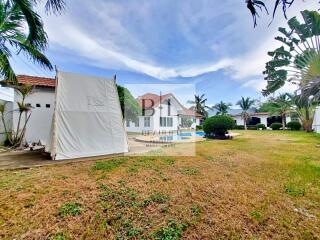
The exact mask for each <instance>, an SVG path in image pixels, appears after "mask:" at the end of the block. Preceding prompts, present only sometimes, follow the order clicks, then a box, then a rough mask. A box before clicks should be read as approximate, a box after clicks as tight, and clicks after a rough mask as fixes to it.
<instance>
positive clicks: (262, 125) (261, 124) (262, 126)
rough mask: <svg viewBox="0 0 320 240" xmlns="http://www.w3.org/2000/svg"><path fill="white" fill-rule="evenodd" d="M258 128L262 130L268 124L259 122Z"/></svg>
mask: <svg viewBox="0 0 320 240" xmlns="http://www.w3.org/2000/svg"><path fill="white" fill-rule="evenodd" d="M256 126H257V129H258V130H259V129H260V128H261V129H262V130H265V129H266V125H264V124H263V123H258V124H257V125H256Z"/></svg>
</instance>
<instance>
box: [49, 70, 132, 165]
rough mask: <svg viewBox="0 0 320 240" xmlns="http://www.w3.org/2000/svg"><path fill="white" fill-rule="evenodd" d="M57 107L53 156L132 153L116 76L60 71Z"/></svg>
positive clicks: (52, 144) (58, 75) (58, 157)
mask: <svg viewBox="0 0 320 240" xmlns="http://www.w3.org/2000/svg"><path fill="white" fill-rule="evenodd" d="M56 78H57V87H56V97H55V101H56V103H55V110H54V116H53V119H52V126H51V134H50V135H51V136H50V139H49V141H48V144H47V146H46V151H47V152H50V155H51V157H52V159H54V160H62V159H73V158H82V157H91V156H102V155H108V154H116V153H124V152H128V142H127V135H126V132H125V129H124V125H123V119H122V113H121V107H120V102H119V98H118V92H117V88H116V84H115V80H113V79H104V78H100V77H92V76H82V75H79V74H74V73H66V72H57V76H56Z"/></svg>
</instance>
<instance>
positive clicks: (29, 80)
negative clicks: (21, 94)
mask: <svg viewBox="0 0 320 240" xmlns="http://www.w3.org/2000/svg"><path fill="white" fill-rule="evenodd" d="M17 79H18V82H19V83H22V84H30V85H33V86H41V87H53V88H54V87H56V79H54V78H46V77H35V76H28V75H18V76H17Z"/></svg>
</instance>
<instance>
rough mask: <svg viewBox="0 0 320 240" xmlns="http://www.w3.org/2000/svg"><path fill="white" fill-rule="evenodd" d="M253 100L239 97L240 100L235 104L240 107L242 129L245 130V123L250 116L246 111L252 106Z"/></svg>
mask: <svg viewBox="0 0 320 240" xmlns="http://www.w3.org/2000/svg"><path fill="white" fill-rule="evenodd" d="M254 103H255V100H253V99H251V98H249V97H247V98H244V97H241V100H239V101H238V102H237V105H239V106H240V108H241V109H242V113H241V117H242V119H243V125H244V129H245V130H247V121H248V119H249V118H250V114H249V113H248V110H249V109H250V108H251V107H252V106H253V105H254Z"/></svg>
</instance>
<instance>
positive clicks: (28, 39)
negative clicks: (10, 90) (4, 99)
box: [0, 0, 52, 84]
mask: <svg viewBox="0 0 320 240" xmlns="http://www.w3.org/2000/svg"><path fill="white" fill-rule="evenodd" d="M26 23H27V29H26ZM0 38H1V43H0V74H1V75H2V76H3V77H4V78H5V79H6V80H7V81H8V82H10V83H13V84H16V83H17V79H16V76H15V73H14V71H13V69H12V67H11V64H10V62H9V58H10V57H11V56H12V51H15V52H16V53H17V54H18V55H19V54H24V55H26V56H27V57H29V58H30V60H32V61H33V62H35V63H38V64H40V65H41V66H42V67H46V68H48V69H50V70H51V69H52V65H51V63H50V61H49V60H48V59H47V58H46V57H45V55H44V54H43V53H42V52H43V51H44V50H45V48H46V46H47V36H46V33H45V31H44V30H43V23H42V21H41V18H40V16H39V15H38V14H37V13H36V12H34V11H33V5H32V3H31V1H27V0H19V1H18V0H15V1H13V0H7V1H0Z"/></svg>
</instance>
